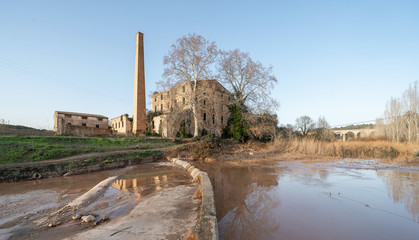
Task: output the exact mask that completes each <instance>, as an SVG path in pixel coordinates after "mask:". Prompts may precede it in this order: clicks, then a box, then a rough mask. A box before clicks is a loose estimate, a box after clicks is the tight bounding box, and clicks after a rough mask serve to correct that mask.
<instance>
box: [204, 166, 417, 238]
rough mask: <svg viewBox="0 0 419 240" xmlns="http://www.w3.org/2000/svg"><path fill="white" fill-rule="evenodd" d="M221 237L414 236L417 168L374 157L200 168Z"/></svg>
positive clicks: (415, 235) (415, 226)
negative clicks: (207, 179)
mask: <svg viewBox="0 0 419 240" xmlns="http://www.w3.org/2000/svg"><path fill="white" fill-rule="evenodd" d="M199 168H200V169H202V170H204V171H206V172H207V173H208V174H209V176H210V178H211V181H212V182H213V186H214V190H215V201H216V209H217V219H218V221H219V222H218V226H219V233H220V239H291V240H292V239H412V240H413V239H417V237H418V236H419V165H418V164H410V165H406V164H405V165H403V166H399V165H389V164H384V163H380V162H379V161H377V160H359V159H357V160H351V159H344V160H334V161H314V160H310V161H308V160H306V161H304V160H300V161H277V160H275V159H271V160H266V159H263V158H262V159H254V160H252V161H232V162H224V161H214V162H212V163H203V162H202V163H201V164H199Z"/></svg>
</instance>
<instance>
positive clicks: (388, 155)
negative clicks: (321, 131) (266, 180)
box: [268, 139, 419, 162]
mask: <svg viewBox="0 0 419 240" xmlns="http://www.w3.org/2000/svg"><path fill="white" fill-rule="evenodd" d="M268 149H269V150H268V151H269V152H270V153H274V154H300V155H312V156H313V155H315V156H325V157H334V158H335V157H339V158H384V159H392V160H395V161H404V162H405V161H408V162H409V161H416V159H414V157H416V156H417V154H418V153H417V152H418V150H419V144H418V143H399V142H390V141H383V140H371V141H355V140H354V141H346V142H342V141H332V142H327V141H317V140H313V139H293V140H276V141H275V142H273V143H272V144H271V145H270V146H269V148H268Z"/></svg>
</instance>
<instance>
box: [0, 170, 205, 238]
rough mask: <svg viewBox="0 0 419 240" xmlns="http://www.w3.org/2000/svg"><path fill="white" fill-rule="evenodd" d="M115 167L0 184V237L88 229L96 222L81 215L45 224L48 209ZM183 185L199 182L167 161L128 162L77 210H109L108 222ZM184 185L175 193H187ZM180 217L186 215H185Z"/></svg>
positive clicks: (56, 235) (96, 212) (51, 234)
mask: <svg viewBox="0 0 419 240" xmlns="http://www.w3.org/2000/svg"><path fill="white" fill-rule="evenodd" d="M118 171H119V172H120V171H121V170H113V171H106V172H95V173H89V174H82V175H76V176H69V177H60V178H53V179H42V180H38V181H29V182H18V183H2V184H0V200H1V205H0V239H63V238H65V237H71V236H73V235H75V234H77V233H80V232H85V231H91V230H92V228H94V227H95V226H94V225H92V224H85V223H81V221H80V220H78V221H73V220H67V221H63V222H60V224H59V225H58V226H56V227H53V228H48V227H46V226H45V224H47V223H48V222H49V221H52V220H49V218H50V216H51V213H53V212H54V211H56V210H57V209H59V208H61V207H63V206H64V205H65V204H67V203H69V202H70V201H71V200H73V199H75V198H77V197H79V196H80V195H82V194H83V193H85V192H87V191H88V190H89V189H90V188H92V187H93V186H95V185H96V184H97V183H99V182H100V181H102V180H103V179H105V178H107V177H109V176H112V175H118ZM125 172H126V171H125ZM184 185H187V186H188V188H185V189H189V191H193V190H194V189H195V190H196V188H197V186H196V184H194V183H192V182H191V178H190V176H189V174H188V173H187V172H185V171H184V170H183V169H182V168H180V167H177V166H174V165H173V164H171V163H153V164H143V165H138V166H135V167H130V170H129V171H127V172H126V173H125V174H124V175H122V176H120V178H119V179H118V180H117V181H115V182H114V183H113V184H112V187H109V188H108V189H107V190H106V192H105V193H104V194H103V196H101V197H100V198H99V199H97V200H96V201H94V202H92V203H90V204H89V205H88V206H87V207H85V208H83V209H80V210H79V213H80V214H82V215H83V214H94V215H95V216H96V217H97V219H103V218H104V217H105V216H108V217H109V218H110V221H108V222H105V223H102V224H103V225H104V226H112V225H113V224H114V223H115V222H117V221H119V220H118V219H121V218H124V216H128V215H129V214H130V212H132V211H133V210H134V209H135V208H136V207H137V206H138V205H139V204H141V203H142V202H144V201H147V199H149V198H153V197H154V198H155V197H156V196H157V195H159V194H160V192H161V191H164V190H166V189H181V188H182V186H184ZM178 187H181V188H178ZM184 187H185V186H184ZM185 189H183V190H184V191H183V192H178V193H179V194H180V193H182V194H183V193H188V194H189V193H190V192H189V191H186V190H185ZM169 192H170V191H169ZM174 192H176V191H174ZM169 195H170V194H169ZM192 195H193V193H191V194H189V195H187V196H186V197H188V198H189V199H190V201H192ZM173 196H175V193H173ZM173 196H172V197H173ZM169 200H170V199H169ZM169 200H168V201H169ZM160 203H162V202H160ZM182 206H183V205H182ZM190 206H191V207H190V209H189V211H190V212H188V211H184V212H185V213H184V214H185V215H188V214H189V213H191V212H196V209H195V208H194V205H193V204H191V205H190ZM191 216H192V217H193V216H194V215H193V214H192V215H191ZM181 218H183V219H188V218H187V217H185V216H182V217H181ZM169 219H170V218H169ZM185 227H187V225H185ZM179 230H183V229H182V228H179ZM185 232H186V231H185ZM163 234H164V233H163ZM170 234H172V233H169V235H170ZM120 236H123V234H120ZM93 238H95V237H93ZM96 239H97V238H96Z"/></svg>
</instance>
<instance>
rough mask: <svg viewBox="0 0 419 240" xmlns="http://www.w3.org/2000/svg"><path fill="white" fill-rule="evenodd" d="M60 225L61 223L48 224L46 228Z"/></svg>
mask: <svg viewBox="0 0 419 240" xmlns="http://www.w3.org/2000/svg"><path fill="white" fill-rule="evenodd" d="M60 224H61V222H56V223H50V224H48V227H56V226H58V225H60Z"/></svg>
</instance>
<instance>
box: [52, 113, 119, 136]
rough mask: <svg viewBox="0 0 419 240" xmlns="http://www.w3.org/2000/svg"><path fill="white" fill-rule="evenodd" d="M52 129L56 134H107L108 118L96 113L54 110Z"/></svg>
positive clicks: (108, 131) (108, 130) (108, 129)
mask: <svg viewBox="0 0 419 240" xmlns="http://www.w3.org/2000/svg"><path fill="white" fill-rule="evenodd" d="M54 131H55V132H56V133H57V134H58V135H62V134H74V135H101V134H109V133H110V131H111V130H110V128H109V120H108V118H107V117H105V116H102V115H97V114H88V113H75V112H62V111H55V113H54Z"/></svg>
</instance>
